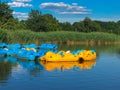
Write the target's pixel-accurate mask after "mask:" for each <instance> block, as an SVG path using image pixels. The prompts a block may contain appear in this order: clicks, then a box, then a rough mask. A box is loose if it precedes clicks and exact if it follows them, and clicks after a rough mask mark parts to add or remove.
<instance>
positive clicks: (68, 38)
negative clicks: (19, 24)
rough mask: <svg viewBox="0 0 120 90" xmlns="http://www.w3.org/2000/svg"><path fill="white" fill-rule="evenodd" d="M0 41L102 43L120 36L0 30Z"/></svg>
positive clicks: (117, 39) (98, 33)
mask: <svg viewBox="0 0 120 90" xmlns="http://www.w3.org/2000/svg"><path fill="white" fill-rule="evenodd" d="M0 42H7V43H37V44H40V43H46V42H54V43H67V42H69V43H74V42H79V43H80V42H86V43H95V44H96V43H99V44H100V43H103V42H120V36H118V35H115V34H109V33H102V32H92V33H81V32H69V31H55V32H32V31H29V30H15V31H10V30H0Z"/></svg>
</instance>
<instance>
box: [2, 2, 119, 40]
mask: <svg viewBox="0 0 120 90" xmlns="http://www.w3.org/2000/svg"><path fill="white" fill-rule="evenodd" d="M12 12H13V10H11V9H10V7H9V6H8V4H7V3H4V2H1V3H0V29H7V30H14V31H16V30H18V29H19V30H20V31H21V30H28V29H29V30H31V31H34V32H51V31H75V32H85V33H90V32H105V33H106V32H107V33H114V34H117V35H120V21H118V22H113V21H109V22H103V21H93V20H91V19H90V18H88V17H86V18H85V19H84V20H83V21H80V22H74V23H73V24H71V23H69V22H63V23H62V22H59V21H58V20H57V19H56V18H55V17H53V16H52V15H51V14H44V15H43V14H42V12H41V11H39V10H31V12H29V18H28V19H27V20H24V21H23V20H22V21H19V20H18V19H16V18H14V17H13V15H12ZM23 32H24V31H23ZM50 36H51V35H50ZM4 40H6V39H4Z"/></svg>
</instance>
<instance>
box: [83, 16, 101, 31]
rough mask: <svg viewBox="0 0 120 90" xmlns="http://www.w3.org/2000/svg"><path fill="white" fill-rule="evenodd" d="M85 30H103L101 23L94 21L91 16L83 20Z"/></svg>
mask: <svg viewBox="0 0 120 90" xmlns="http://www.w3.org/2000/svg"><path fill="white" fill-rule="evenodd" d="M82 23H83V25H84V27H85V30H84V32H95V31H101V27H100V25H99V24H97V23H96V22H94V21H92V20H91V19H90V18H88V17H86V18H85V19H84V20H83V21H82Z"/></svg>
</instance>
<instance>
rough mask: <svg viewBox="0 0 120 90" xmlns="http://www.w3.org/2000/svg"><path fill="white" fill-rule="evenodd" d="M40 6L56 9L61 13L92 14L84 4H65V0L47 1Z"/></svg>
mask: <svg viewBox="0 0 120 90" xmlns="http://www.w3.org/2000/svg"><path fill="white" fill-rule="evenodd" d="M40 8H42V9H47V10H51V11H55V12H57V13H59V14H90V12H91V11H90V10H88V9H86V8H85V7H83V6H78V4H77V3H72V5H70V4H65V3H64V2H59V3H53V2H47V3H42V4H41V5H40Z"/></svg>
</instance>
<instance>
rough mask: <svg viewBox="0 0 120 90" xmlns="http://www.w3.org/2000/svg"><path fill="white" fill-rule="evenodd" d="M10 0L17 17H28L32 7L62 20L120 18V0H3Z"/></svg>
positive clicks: (9, 2)
mask: <svg viewBox="0 0 120 90" xmlns="http://www.w3.org/2000/svg"><path fill="white" fill-rule="evenodd" d="M1 1H6V2H8V5H9V6H10V7H11V9H13V10H14V12H13V14H14V16H15V17H17V18H19V19H20V20H21V19H26V18H28V13H29V12H30V10H31V9H34V10H36V9H37V10H40V11H41V12H42V14H47V13H49V14H52V15H53V16H54V17H55V18H56V19H57V20H59V21H60V22H71V23H73V22H78V21H81V20H83V19H84V18H85V17H89V18H91V19H92V20H100V21H118V20H120V10H119V9H120V0H1Z"/></svg>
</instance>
